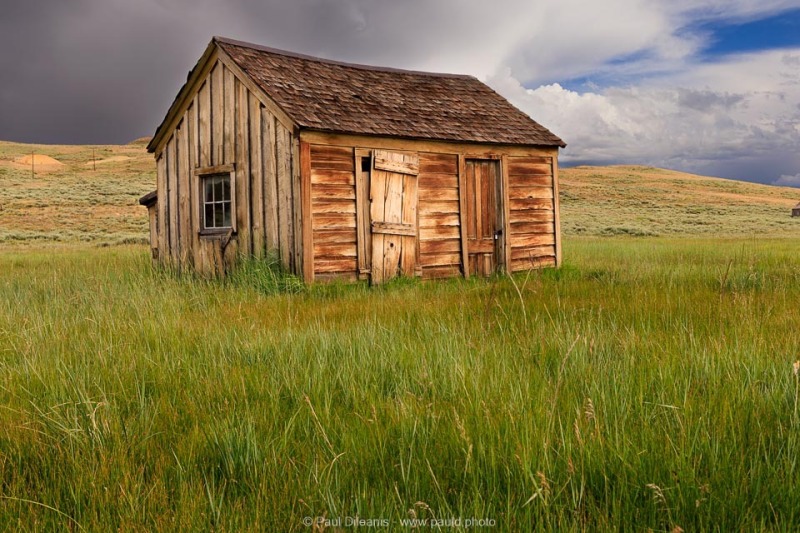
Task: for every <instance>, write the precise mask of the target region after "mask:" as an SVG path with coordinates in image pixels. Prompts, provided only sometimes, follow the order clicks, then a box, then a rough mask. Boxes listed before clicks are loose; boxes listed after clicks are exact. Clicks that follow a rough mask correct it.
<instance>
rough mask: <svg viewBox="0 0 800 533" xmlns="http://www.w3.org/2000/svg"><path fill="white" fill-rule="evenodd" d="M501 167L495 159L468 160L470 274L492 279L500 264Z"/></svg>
mask: <svg viewBox="0 0 800 533" xmlns="http://www.w3.org/2000/svg"><path fill="white" fill-rule="evenodd" d="M499 167H500V164H499V161H496V160H484V159H467V161H466V168H465V170H466V174H467V175H466V178H467V179H466V182H467V183H466V185H467V191H466V192H467V250H468V260H469V263H468V265H466V266H465V268H467V270H468V272H469V274H470V275H477V276H489V275H491V274H493V273H494V272H495V271H496V270H497V268H498V265H499V263H500V257H501V250H502V249H501V245H502V237H503V235H502V231H501V229H502V227H503V225H502V221H501V220H500V218H499V214H500V212H501V210H500V209H499V208H498V201H497V200H498V198H500V194H499V186H500V179H499V176H500V168H499Z"/></svg>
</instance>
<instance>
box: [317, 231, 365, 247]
mask: <svg viewBox="0 0 800 533" xmlns="http://www.w3.org/2000/svg"><path fill="white" fill-rule="evenodd" d="M355 242H356V232H354V231H341V230H323V231H314V244H355Z"/></svg>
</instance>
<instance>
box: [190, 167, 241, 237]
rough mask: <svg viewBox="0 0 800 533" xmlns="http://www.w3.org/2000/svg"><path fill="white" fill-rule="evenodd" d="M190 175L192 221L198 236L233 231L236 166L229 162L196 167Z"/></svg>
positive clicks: (234, 224) (234, 227) (234, 221)
mask: <svg viewBox="0 0 800 533" xmlns="http://www.w3.org/2000/svg"><path fill="white" fill-rule="evenodd" d="M193 174H194V175H195V176H196V177H197V178H196V179H197V182H196V185H195V187H196V189H195V191H197V196H196V198H197V200H196V201H197V203H198V204H199V205H198V206H197V207H198V208H199V209H198V215H197V217H198V219H199V220H197V222H196V224H197V227H198V228H199V229H200V235H208V236H212V237H213V236H215V235H217V236H219V235H221V234H224V233H228V232H231V231H232V232H233V233H236V167H235V166H234V165H232V164H231V165H217V166H214V167H204V168H197V169H195V170H194V172H193Z"/></svg>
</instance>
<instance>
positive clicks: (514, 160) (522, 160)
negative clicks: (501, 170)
mask: <svg viewBox="0 0 800 533" xmlns="http://www.w3.org/2000/svg"><path fill="white" fill-rule="evenodd" d="M551 162H552V159H551V158H549V157H510V158H509V160H508V164H509V166H511V165H515V164H522V165H526V164H529V165H549V164H550V163H551Z"/></svg>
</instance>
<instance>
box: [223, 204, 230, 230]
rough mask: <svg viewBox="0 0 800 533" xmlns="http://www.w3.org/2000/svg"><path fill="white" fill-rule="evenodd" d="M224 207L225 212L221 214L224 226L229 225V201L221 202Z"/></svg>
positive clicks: (227, 226)
mask: <svg viewBox="0 0 800 533" xmlns="http://www.w3.org/2000/svg"><path fill="white" fill-rule="evenodd" d="M222 205H223V206H224V207H225V214H224V216H223V220H222V225H223V226H225V227H226V228H229V227H231V203H230V202H225V203H224V204H222Z"/></svg>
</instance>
